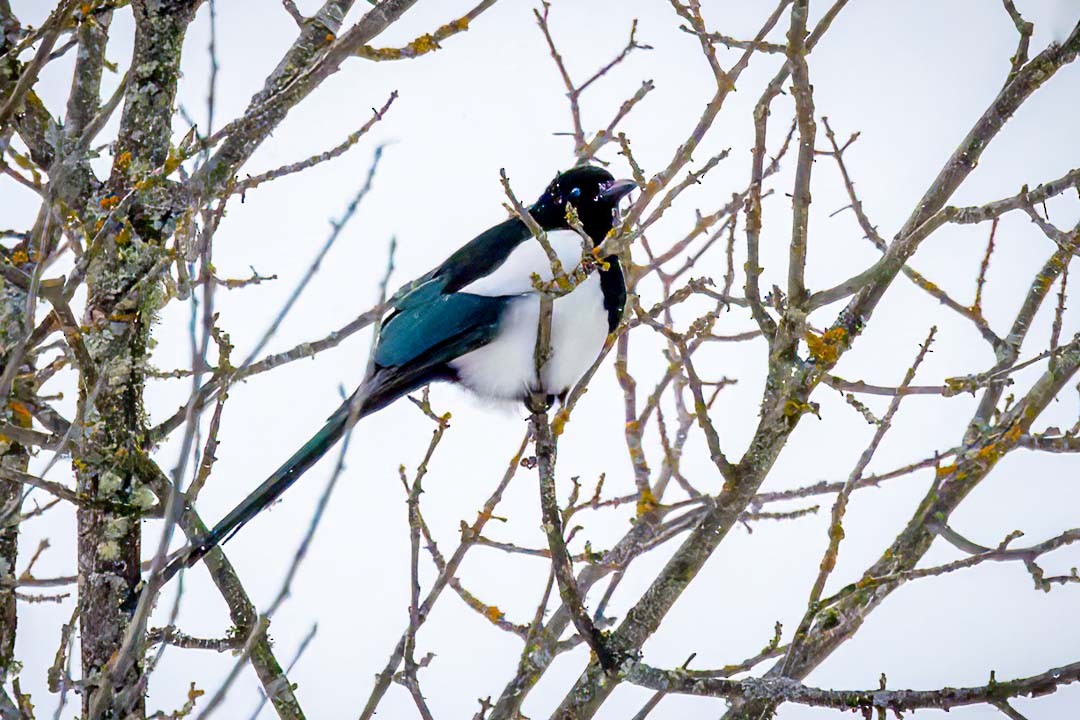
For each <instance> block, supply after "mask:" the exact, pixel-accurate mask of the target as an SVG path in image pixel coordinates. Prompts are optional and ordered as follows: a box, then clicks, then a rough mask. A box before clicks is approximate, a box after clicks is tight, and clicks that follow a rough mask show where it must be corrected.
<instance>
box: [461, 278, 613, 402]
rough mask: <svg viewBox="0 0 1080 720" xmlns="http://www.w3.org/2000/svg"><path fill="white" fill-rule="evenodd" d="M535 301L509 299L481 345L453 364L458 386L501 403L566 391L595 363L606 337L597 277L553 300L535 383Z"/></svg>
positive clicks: (530, 298) (537, 310)
mask: <svg viewBox="0 0 1080 720" xmlns="http://www.w3.org/2000/svg"><path fill="white" fill-rule="evenodd" d="M539 317H540V298H539V296H537V295H536V294H527V295H522V296H520V297H518V298H515V299H514V300H512V301H511V304H510V306H509V307H508V308H507V309H506V310H505V312H504V313H503V316H502V318H501V319H500V321H499V330H498V334H497V335H496V336H495V339H494V340H492V341H491V342H490V343H488V344H487V345H485V346H483V347H481V348H479V349H477V350H473V351H472V352H470V353H466V354H465V355H462V356H461V357H459V358H457V359H455V360H453V361H452V362H451V363H450V365H451V367H453V368H454V370H456V371H457V373H458V376H459V379H460V381H461V383H462V384H463V385H465V386H466V387H468V388H469V389H470V390H472V391H474V392H476V393H477V394H479V395H482V396H485V397H492V398H500V399H507V400H517V399H521V398H523V397H525V396H526V395H527V394H528V393H529V392H530V391H534V390H535V391H540V392H543V393H545V394H549V395H559V394H561V393H563V392H565V391H567V390H569V389H570V388H571V387H572V386H573V385H574V383H576V382H577V381H578V380H579V379H580V378H581V376H582V375H584V374H585V371H586V370H588V369H589V367H590V366H591V365H592V364H593V362H594V361H595V360H596V358H597V356H598V355H599V354H600V350H601V349H602V348H603V346H604V340H605V338H606V337H607V334H608V320H607V311H606V310H605V309H604V294H603V292H602V291H601V289H600V276H599V274H597V273H595V272H594V273H593V274H591V275H589V277H587V278H586V279H585V280H584V281H583V282H582V283H581V284H580V285H578V286H577V287H576V288H574V290H573V291H572V292H570V293H568V294H567V295H563V296H562V297H559V298H556V300H555V302H554V304H553V306H552V315H551V356H550V357H549V358H548V361H547V363H546V364H545V365H544V367H543V370H542V372H541V379H542V385H541V386H540V387H538V386H537V385H538V383H537V382H536V364H535V362H534V359H533V357H534V352H535V349H536V331H537V327H538V324H539Z"/></svg>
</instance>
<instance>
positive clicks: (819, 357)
mask: <svg viewBox="0 0 1080 720" xmlns="http://www.w3.org/2000/svg"><path fill="white" fill-rule="evenodd" d="M846 339H847V330H845V329H844V328H842V327H835V328H832V329H831V330H827V331H825V333H824V334H823V335H815V334H814V333H813V332H811V331H809V330H807V331H806V347H807V348H809V350H810V357H812V358H814V360H816V361H818V362H819V363H824V364H826V365H832V364H833V363H835V362H836V361H837V360H838V359H840V350H841V349H842V346H843V343H844V340H846Z"/></svg>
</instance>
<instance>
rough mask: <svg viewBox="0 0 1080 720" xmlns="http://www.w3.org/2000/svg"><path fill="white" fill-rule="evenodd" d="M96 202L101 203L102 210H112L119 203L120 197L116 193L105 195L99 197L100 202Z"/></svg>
mask: <svg viewBox="0 0 1080 720" xmlns="http://www.w3.org/2000/svg"><path fill="white" fill-rule="evenodd" d="M98 204H99V205H101V209H102V210H112V209H113V208H114V207H116V206H117V205H119V204H120V198H119V197H117V196H116V195H106V196H105V197H103V198H101V202H100V203H98Z"/></svg>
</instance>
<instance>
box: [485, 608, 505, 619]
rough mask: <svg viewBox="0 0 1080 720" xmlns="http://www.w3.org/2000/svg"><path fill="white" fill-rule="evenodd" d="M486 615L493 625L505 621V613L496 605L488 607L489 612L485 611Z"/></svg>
mask: <svg viewBox="0 0 1080 720" xmlns="http://www.w3.org/2000/svg"><path fill="white" fill-rule="evenodd" d="M484 615H486V616H487V619H488V620H490V621H491V622H493V623H497V622H499V621H500V620H502V619H503V611H502V610H500V609H499V608H498V607H497V606H495V605H488V607H487V610H485V611H484Z"/></svg>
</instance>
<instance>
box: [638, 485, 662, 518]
mask: <svg viewBox="0 0 1080 720" xmlns="http://www.w3.org/2000/svg"><path fill="white" fill-rule="evenodd" d="M658 507H660V503H659V502H657V500H656V496H655V495H653V494H652V490H650V489H649V488H648V487H645V488H643V489H642V490H641V493H640V494H639V495H638V500H637V516H638V517H641V516H642V515H644V514H645V513H649V512H652V511H653V510H655V509H656V508H658Z"/></svg>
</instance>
